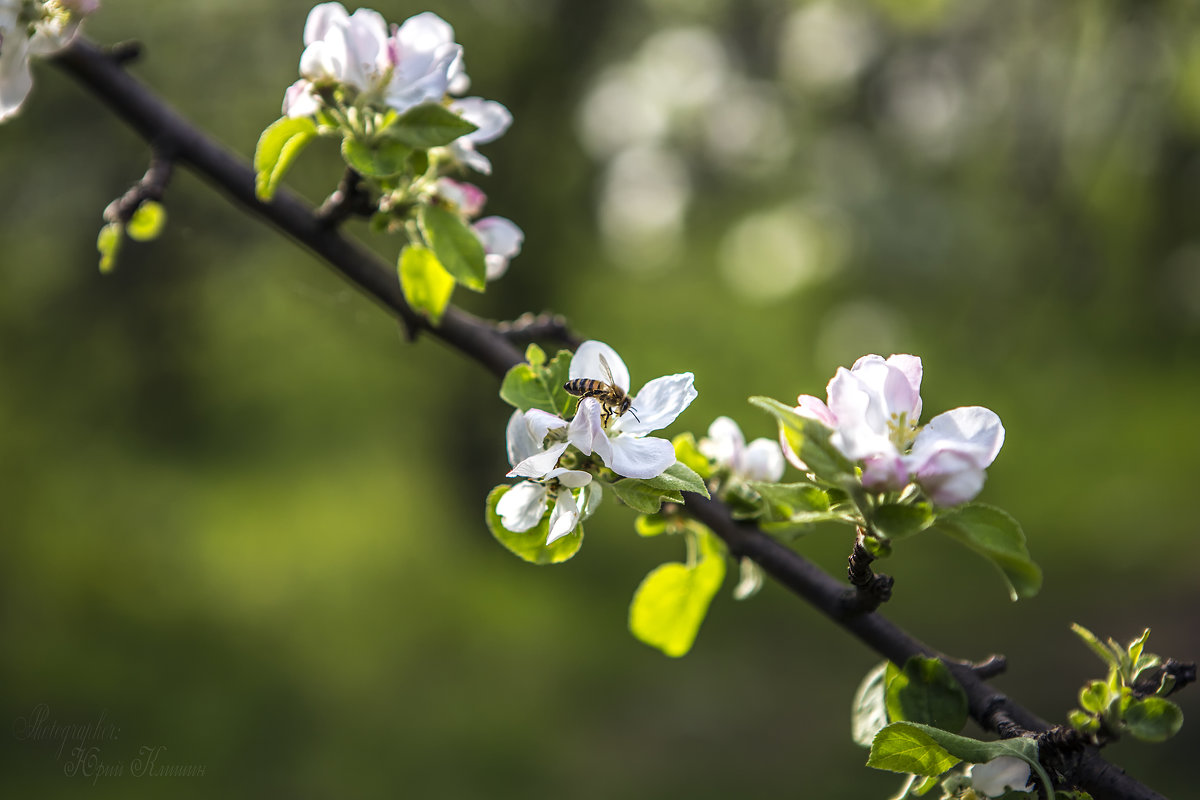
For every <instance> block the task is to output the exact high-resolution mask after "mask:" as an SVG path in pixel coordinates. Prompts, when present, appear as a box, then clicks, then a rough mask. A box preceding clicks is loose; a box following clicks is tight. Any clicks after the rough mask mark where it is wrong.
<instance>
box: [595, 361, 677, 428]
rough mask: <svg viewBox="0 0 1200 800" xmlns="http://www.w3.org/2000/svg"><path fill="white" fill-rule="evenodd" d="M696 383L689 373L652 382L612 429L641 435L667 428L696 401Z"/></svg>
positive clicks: (639, 393) (639, 394)
mask: <svg viewBox="0 0 1200 800" xmlns="http://www.w3.org/2000/svg"><path fill="white" fill-rule="evenodd" d="M614 370H615V367H614ZM694 381H695V378H694V377H693V376H692V373H690V372H682V373H680V374H678V375H664V376H663V377H661V378H655V379H654V380H652V381H650V382H649V383H647V384H646V385H645V386H643V387H642V390H641V391H640V392H638V393H637V396H636V397H634V398H633V406H632V410H633V413H631V414H623V415H621V417H620V418H619V419H618V420H617V421H616V422H615V423H613V430H614V431H620V432H622V433H628V434H632V435H634V436H642V435H644V434H647V433H649V432H650V431H656V430H658V429H659V428H665V427H667V426H668V425H670V424H671V423H672V422H674V421H675V418H676V417H678V416H679V415H680V414H682V413H683V410H684V409H685V408H687V407H688V406H690V405H691V404H692V401H693V400H695V399H696V394H697V393H696V387H695V386H694V385H693V383H694ZM634 414H636V415H637V416H636V417H635V416H634Z"/></svg>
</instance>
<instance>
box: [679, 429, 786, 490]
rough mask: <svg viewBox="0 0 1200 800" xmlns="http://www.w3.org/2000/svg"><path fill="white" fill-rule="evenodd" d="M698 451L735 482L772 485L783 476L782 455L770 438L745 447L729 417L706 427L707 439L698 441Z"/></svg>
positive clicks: (742, 437) (744, 440)
mask: <svg viewBox="0 0 1200 800" xmlns="http://www.w3.org/2000/svg"><path fill="white" fill-rule="evenodd" d="M698 446H699V449H700V452H701V453H703V454H704V455H706V456H708V457H709V458H711V459H712V460H713V461H715V462H716V464H717V466H718V467H721V468H724V469H727V470H729V474H730V476H731V477H733V478H734V479H735V480H741V481H768V482H772V483H774V482H776V481H778V480H779V479H780V478H782V477H783V466H784V464H783V452H782V451H781V450H780V448H779V445H778V444H777V443H776V442H774V441H772V440H770V439H755V440H754V441H753V442H751V443H750V444H749V445H747V444H746V437H744V436H743V435H742V429H741V428H739V427H738V424H737V423H736V422H734V421H733V420H732V419H730V418H729V417H717V418H716V419H715V420H713V423H712V424H711V425H709V426H708V437H707V438H705V439H701V440H700V442H699V445H698Z"/></svg>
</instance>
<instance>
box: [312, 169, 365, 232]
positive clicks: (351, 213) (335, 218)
mask: <svg viewBox="0 0 1200 800" xmlns="http://www.w3.org/2000/svg"><path fill="white" fill-rule="evenodd" d="M377 210H378V208H377V207H376V206H375V204H374V203H373V202H372V201H371V195H370V193H368V192H367V191H366V189H365V188H364V187H363V180H362V176H361V175H359V174H358V173H357V172H355V171H354V170H353V169H350V168H349V167H347V168H346V172H345V174H343V175H342V179H341V180H340V181H339V182H338V186H337V188H336V189H334V190H333V193H332V194H330V195H329V197H327V198H325V202H324V203H322V204H321V206H320V208H318V209H317V210H316V211H315V212H313V215H314V216H315V217H316V218H317V219H318V220H320V221H321V223H322V224H324V225H328V226H330V227H336V226H337V225H340V224H341V223H343V222H345V221H346V220H347V219H349V218H350V217H355V216H357V217H370V216H371V215H372V214H374V213H375V212H376V211H377Z"/></svg>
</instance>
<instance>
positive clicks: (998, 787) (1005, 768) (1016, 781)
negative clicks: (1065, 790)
mask: <svg viewBox="0 0 1200 800" xmlns="http://www.w3.org/2000/svg"><path fill="white" fill-rule="evenodd" d="M967 777H968V778H970V780H971V788H972V789H974V790H975V791H977V792H982V793H983V794H985V795H987V796H988V797H1000V796H1001V795H1003V794H1005V793H1006V792H1012V791H1015V792H1031V791H1033V784H1032V783H1030V782H1029V764H1027V763H1026V762H1025V761H1023V760H1021V759H1019V758H1013V757H1012V756H999V757H998V758H993V759H992V760H991V761H989V762H987V763H986V764H972V765H971V766H970V767H968V768H967Z"/></svg>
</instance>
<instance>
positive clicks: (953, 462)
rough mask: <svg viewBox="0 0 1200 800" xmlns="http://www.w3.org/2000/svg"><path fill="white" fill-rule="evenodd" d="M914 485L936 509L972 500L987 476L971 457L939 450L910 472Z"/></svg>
mask: <svg viewBox="0 0 1200 800" xmlns="http://www.w3.org/2000/svg"><path fill="white" fill-rule="evenodd" d="M913 472H914V474H915V476H916V480H917V483H918V484H919V485H920V487H921V489H922V491H924V492H925V494H926V495H928V497H929V499H930V500H932V501H933V502H934V504H935V505H939V506H956V505H958V504H960V503H966V502H967V501H969V500H973V499H975V496H976V495H978V494H979V491H980V490H981V489H982V488H983V483H984V481H985V480H986V479H987V473H986V472H984V471H983V468H982V467H980V466H979V465H978V464H977V463H976V461H975V458H974V457H973V456H972V455H971V454H970V453H963V452H959V451H956V450H952V449H944V450H939V451H937V452H936V453H934V454H933V455H931V456H930V457H929V458H927V459H926V460H925V461H924V462H923V463H922V464H921V465H920V466H919V467H917V468H916V469H915V470H913Z"/></svg>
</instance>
